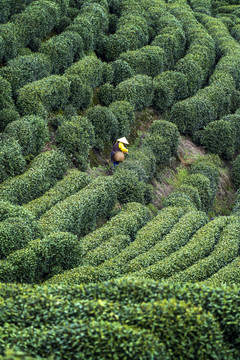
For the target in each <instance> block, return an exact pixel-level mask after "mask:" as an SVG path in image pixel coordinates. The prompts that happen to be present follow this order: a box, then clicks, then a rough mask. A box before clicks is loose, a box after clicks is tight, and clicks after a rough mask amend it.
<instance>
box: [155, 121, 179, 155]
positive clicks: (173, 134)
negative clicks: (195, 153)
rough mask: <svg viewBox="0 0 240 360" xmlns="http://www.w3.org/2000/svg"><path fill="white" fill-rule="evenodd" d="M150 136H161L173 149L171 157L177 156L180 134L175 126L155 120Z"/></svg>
mask: <svg viewBox="0 0 240 360" xmlns="http://www.w3.org/2000/svg"><path fill="white" fill-rule="evenodd" d="M149 133H150V135H160V136H162V137H163V138H164V140H165V141H166V143H167V144H168V146H170V149H171V155H172V156H173V155H176V154H177V148H178V142H179V139H180V134H179V131H178V129H177V126H176V125H175V124H172V123H170V122H169V121H166V120H155V121H154V122H153V123H152V125H151V126H150V128H149Z"/></svg>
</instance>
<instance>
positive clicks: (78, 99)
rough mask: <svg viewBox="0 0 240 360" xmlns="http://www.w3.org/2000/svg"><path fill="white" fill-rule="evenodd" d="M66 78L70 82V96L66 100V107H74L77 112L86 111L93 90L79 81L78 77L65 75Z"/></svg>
mask: <svg viewBox="0 0 240 360" xmlns="http://www.w3.org/2000/svg"><path fill="white" fill-rule="evenodd" d="M66 78H67V79H68V81H69V82H70V96H69V98H68V105H67V106H65V109H64V110H65V111H66V108H67V107H68V106H69V105H70V106H73V107H75V108H76V109H77V110H86V109H87V108H88V107H89V105H90V104H91V102H92V98H93V90H92V88H91V87H90V86H89V85H88V84H86V83H85V82H84V81H83V80H81V79H80V77H79V76H78V75H67V76H66Z"/></svg>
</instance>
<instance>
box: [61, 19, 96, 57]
mask: <svg viewBox="0 0 240 360" xmlns="http://www.w3.org/2000/svg"><path fill="white" fill-rule="evenodd" d="M65 31H72V32H76V33H77V34H78V35H80V36H81V38H82V40H83V50H85V51H92V50H94V48H95V34H94V29H93V26H92V24H91V20H90V19H88V18H87V17H86V14H85V15H84V16H83V15H82V14H79V15H78V16H77V17H75V19H74V20H73V22H72V23H71V24H70V25H69V26H68V27H66V29H65Z"/></svg>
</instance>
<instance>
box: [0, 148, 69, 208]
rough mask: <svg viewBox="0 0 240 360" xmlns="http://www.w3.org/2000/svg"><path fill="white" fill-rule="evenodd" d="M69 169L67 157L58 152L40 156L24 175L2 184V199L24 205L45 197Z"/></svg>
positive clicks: (0, 188) (49, 152)
mask: <svg viewBox="0 0 240 360" xmlns="http://www.w3.org/2000/svg"><path fill="white" fill-rule="evenodd" d="M66 169H67V160H66V158H65V156H64V155H63V154H62V153H61V152H60V151H57V150H55V151H54V150H52V151H47V152H45V153H42V154H39V155H38V156H37V157H35V159H34V160H33V161H32V162H31V164H30V167H29V168H28V170H27V171H25V172H24V173H23V174H22V175H18V176H15V177H14V178H12V179H8V180H6V181H4V182H3V183H1V184H0V199H1V200H8V201H10V202H12V203H14V204H18V205H22V204H25V203H27V202H29V201H31V200H33V199H36V198H37V197H39V196H41V195H43V194H44V193H45V191H47V190H49V189H50V187H51V186H53V185H54V184H55V182H56V181H57V180H60V179H61V178H62V177H63V175H64V173H65V171H66Z"/></svg>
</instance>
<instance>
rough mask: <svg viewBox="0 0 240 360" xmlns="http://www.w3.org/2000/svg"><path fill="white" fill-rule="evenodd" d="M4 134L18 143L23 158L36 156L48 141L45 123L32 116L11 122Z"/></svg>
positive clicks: (39, 118)
mask: <svg viewBox="0 0 240 360" xmlns="http://www.w3.org/2000/svg"><path fill="white" fill-rule="evenodd" d="M4 133H5V134H7V135H8V136H9V137H12V138H14V139H16V140H17V141H18V143H19V144H20V146H21V148H22V153H23V155H24V156H26V155H29V154H33V155H35V156H36V155H38V154H39V153H40V152H41V150H42V149H43V147H44V145H45V144H46V142H47V141H48V140H49V133H48V127H47V123H46V121H45V120H44V119H43V118H41V117H39V116H34V115H30V116H24V117H22V118H21V119H20V120H16V121H12V122H11V123H10V124H8V125H7V126H6V128H5V131H4Z"/></svg>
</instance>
